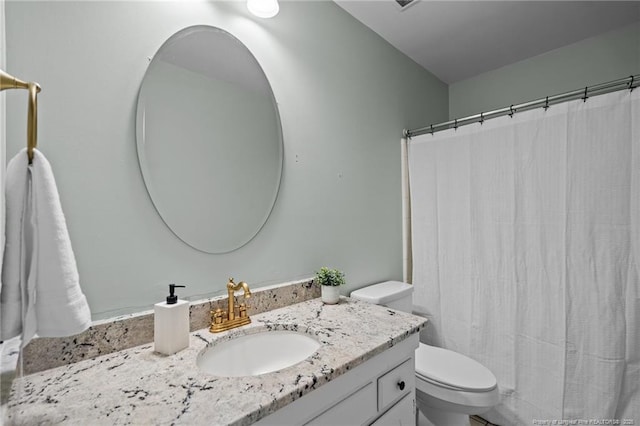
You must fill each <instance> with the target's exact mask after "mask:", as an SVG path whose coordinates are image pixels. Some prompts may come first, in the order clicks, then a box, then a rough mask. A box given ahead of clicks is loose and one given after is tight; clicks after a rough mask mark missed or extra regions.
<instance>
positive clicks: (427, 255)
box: [409, 89, 640, 425]
mask: <svg viewBox="0 0 640 426" xmlns="http://www.w3.org/2000/svg"><path fill="white" fill-rule="evenodd" d="M639 122H640V89H636V90H634V91H633V92H629V91H628V90H626V91H620V92H615V93H610V94H607V95H601V96H595V97H591V98H589V99H588V100H587V101H586V102H583V101H582V100H578V101H572V102H568V103H564V104H559V105H554V106H552V107H551V108H549V109H548V110H547V111H544V110H543V109H542V108H540V109H538V110H533V111H528V112H523V113H518V114H515V115H514V116H513V117H509V116H505V117H501V118H496V119H493V120H488V121H486V122H485V123H484V124H482V125H481V124H473V125H468V126H463V127H460V128H458V129H457V130H453V129H451V130H447V131H443V132H440V133H436V134H435V135H430V134H426V135H422V136H419V137H414V138H413V139H412V140H411V141H410V143H409V174H410V188H411V227H412V244H413V282H414V284H415V296H414V304H415V305H416V309H417V310H418V311H422V312H424V313H426V314H427V315H428V316H429V317H430V323H429V325H428V326H427V327H428V331H427V335H428V336H427V337H428V339H429V340H430V341H429V342H428V343H431V344H434V345H437V346H443V347H446V348H449V349H453V350H455V351H458V352H461V353H463V354H466V355H468V356H470V357H472V358H474V359H476V360H478V361H479V362H481V363H483V364H484V365H486V366H487V367H488V368H489V369H490V370H492V371H493V372H494V374H495V375H496V377H497V379H498V384H499V387H500V394H501V402H500V404H499V405H498V406H497V407H496V408H495V409H493V410H492V411H490V412H489V413H486V414H484V415H483V417H486V418H487V419H488V420H490V421H492V422H494V423H498V424H503V425H531V424H536V422H537V424H543V423H545V421H549V423H547V424H552V423H551V421H553V420H562V419H564V420H572V421H574V423H566V424H616V423H615V421H616V420H618V421H620V423H618V424H625V420H627V422H626V424H636V425H640V281H639V274H640V267H639V265H640V124H639ZM579 421H586V422H589V421H591V423H578V422H579ZM597 421H611V423H594V422H597ZM631 421H634V422H635V423H631ZM556 424H559V423H556Z"/></svg>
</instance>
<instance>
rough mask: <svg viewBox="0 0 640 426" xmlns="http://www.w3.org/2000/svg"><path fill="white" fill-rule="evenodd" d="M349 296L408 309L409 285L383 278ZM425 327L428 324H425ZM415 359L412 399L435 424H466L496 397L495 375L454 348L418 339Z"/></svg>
mask: <svg viewBox="0 0 640 426" xmlns="http://www.w3.org/2000/svg"><path fill="white" fill-rule="evenodd" d="M350 296H351V298H353V299H357V300H362V301H365V302H369V303H374V304H377V305H383V306H386V307H388V308H391V309H396V310H399V311H403V312H409V313H411V308H412V305H413V304H412V296H413V286H412V285H410V284H407V283H403V282H399V281H385V282H383V283H380V284H375V285H371V286H368V287H364V288H361V289H359V290H356V291H353V292H352V293H351V295H350ZM427 327H428V325H427ZM415 359H416V402H417V405H418V409H419V410H420V412H421V413H422V414H423V415H424V416H425V417H426V418H427V420H429V421H430V422H431V423H432V424H433V425H435V426H462V425H464V426H469V415H474V414H482V413H484V412H485V411H488V410H489V409H490V408H491V407H493V406H494V405H496V404H497V403H498V400H499V394H498V384H497V381H496V377H495V376H494V375H493V373H491V371H489V369H488V368H486V367H485V366H484V365H482V364H480V363H479V362H477V361H474V360H472V359H471V358H469V357H466V356H464V355H462V354H459V353H457V352H453V351H450V350H447V349H442V348H437V347H435V346H429V345H425V344H424V343H420V346H419V347H418V349H416V353H415Z"/></svg>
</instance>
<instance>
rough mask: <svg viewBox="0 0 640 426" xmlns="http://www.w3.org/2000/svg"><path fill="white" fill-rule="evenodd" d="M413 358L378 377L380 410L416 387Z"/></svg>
mask: <svg viewBox="0 0 640 426" xmlns="http://www.w3.org/2000/svg"><path fill="white" fill-rule="evenodd" d="M415 374H416V373H415V367H414V363H413V358H411V359H408V360H406V361H405V362H403V363H402V364H400V365H398V366H397V367H396V368H394V369H393V370H391V371H389V372H388V373H386V374H385V375H383V376H380V378H378V411H383V410H384V409H385V408H387V406H389V405H390V404H392V403H394V402H395V401H397V400H398V399H400V398H401V397H402V396H403V395H406V394H407V393H409V392H411V391H412V390H413V389H414V388H415V384H416V378H415Z"/></svg>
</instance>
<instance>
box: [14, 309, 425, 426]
mask: <svg viewBox="0 0 640 426" xmlns="http://www.w3.org/2000/svg"><path fill="white" fill-rule="evenodd" d="M251 318H252V323H251V324H249V325H247V326H244V327H240V328H237V329H234V330H230V331H228V332H223V333H219V334H212V333H210V332H209V331H208V329H203V330H199V331H196V332H193V333H191V336H190V346H189V348H187V349H185V350H183V351H181V352H178V353H177V354H174V355H170V356H165V355H160V354H158V353H155V352H154V351H153V343H150V344H146V345H141V346H137V347H134V348H130V349H126V350H122V351H120V352H115V353H112V354H109V355H104V356H100V357H98V358H94V359H91V360H86V361H81V362H77V363H74V364H70V365H67V366H63V367H58V368H54V369H51V370H47V371H44V372H41V373H37V374H32V375H29V376H26V377H24V378H22V379H18V380H16V381H14V384H13V388H12V394H11V398H10V401H9V406H8V418H7V424H9V425H33V424H66V425H87V424H91V425H114V424H118V425H125V424H133V425H140V424H153V425H164V424H167V425H168V424H185V425H201V424H216V425H220V424H229V425H248V424H251V423H253V422H255V421H257V420H259V419H261V418H263V417H265V416H267V415H269V414H271V413H273V412H275V411H276V410H278V409H279V408H282V407H284V406H285V405H287V404H289V403H290V402H293V401H295V400H296V399H298V398H300V397H301V396H303V395H305V394H307V393H309V392H311V391H312V390H313V389H316V388H318V387H319V386H321V385H322V384H324V383H326V382H329V381H331V380H333V379H335V378H336V377H338V376H340V375H341V374H343V373H345V372H347V371H349V370H351V369H353V368H354V367H356V366H358V365H360V364H361V363H363V362H364V361H367V360H368V359H370V358H372V357H373V356H375V355H377V354H379V353H381V352H383V351H384V350H386V349H388V348H390V347H392V346H394V345H396V344H397V343H399V342H401V341H402V340H404V339H406V338H407V337H408V336H410V335H411V334H413V333H416V332H418V331H419V330H420V329H422V328H423V327H424V324H425V322H426V320H425V319H423V318H420V317H416V316H413V315H409V314H405V313H402V312H397V311H393V310H390V309H387V308H384V307H381V306H375V305H370V304H368V303H363V302H359V301H355V300H351V299H349V298H345V297H342V298H341V300H340V303H338V304H337V305H324V304H323V303H322V302H321V301H320V299H313V300H309V301H306V302H302V303H298V304H295V305H290V306H287V307H284V308H280V309H276V310H273V311H269V312H264V313H261V314H258V315H254V316H252V317H251ZM264 329H267V330H297V331H300V332H305V333H309V334H311V335H313V336H315V338H316V339H317V340H318V341H319V342H320V343H321V346H320V349H319V350H318V351H317V352H316V353H315V354H314V355H312V356H311V357H309V358H307V359H306V360H304V361H302V362H301V363H299V364H296V365H294V366H291V367H288V368H285V369H283V370H280V371H276V372H273V373H268V374H263V375H260V376H248V377H217V376H213V375H210V374H207V373H204V372H202V371H200V370H199V369H198V368H197V366H196V357H197V355H198V353H199V352H200V351H201V350H202V349H203V348H205V347H206V346H207V345H209V344H215V342H216V341H217V340H219V339H229V338H230V337H233V336H236V335H242V334H248V333H253V332H259V331H262V330H264Z"/></svg>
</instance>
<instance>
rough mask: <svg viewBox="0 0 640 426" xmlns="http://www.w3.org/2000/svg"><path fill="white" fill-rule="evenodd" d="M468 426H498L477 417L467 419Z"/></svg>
mask: <svg viewBox="0 0 640 426" xmlns="http://www.w3.org/2000/svg"><path fill="white" fill-rule="evenodd" d="M469 424H470V425H471V426H498V425H496V424H493V423H491V422H488V421H486V420H485V419H483V418H482V417H478V416H471V417H469Z"/></svg>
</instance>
